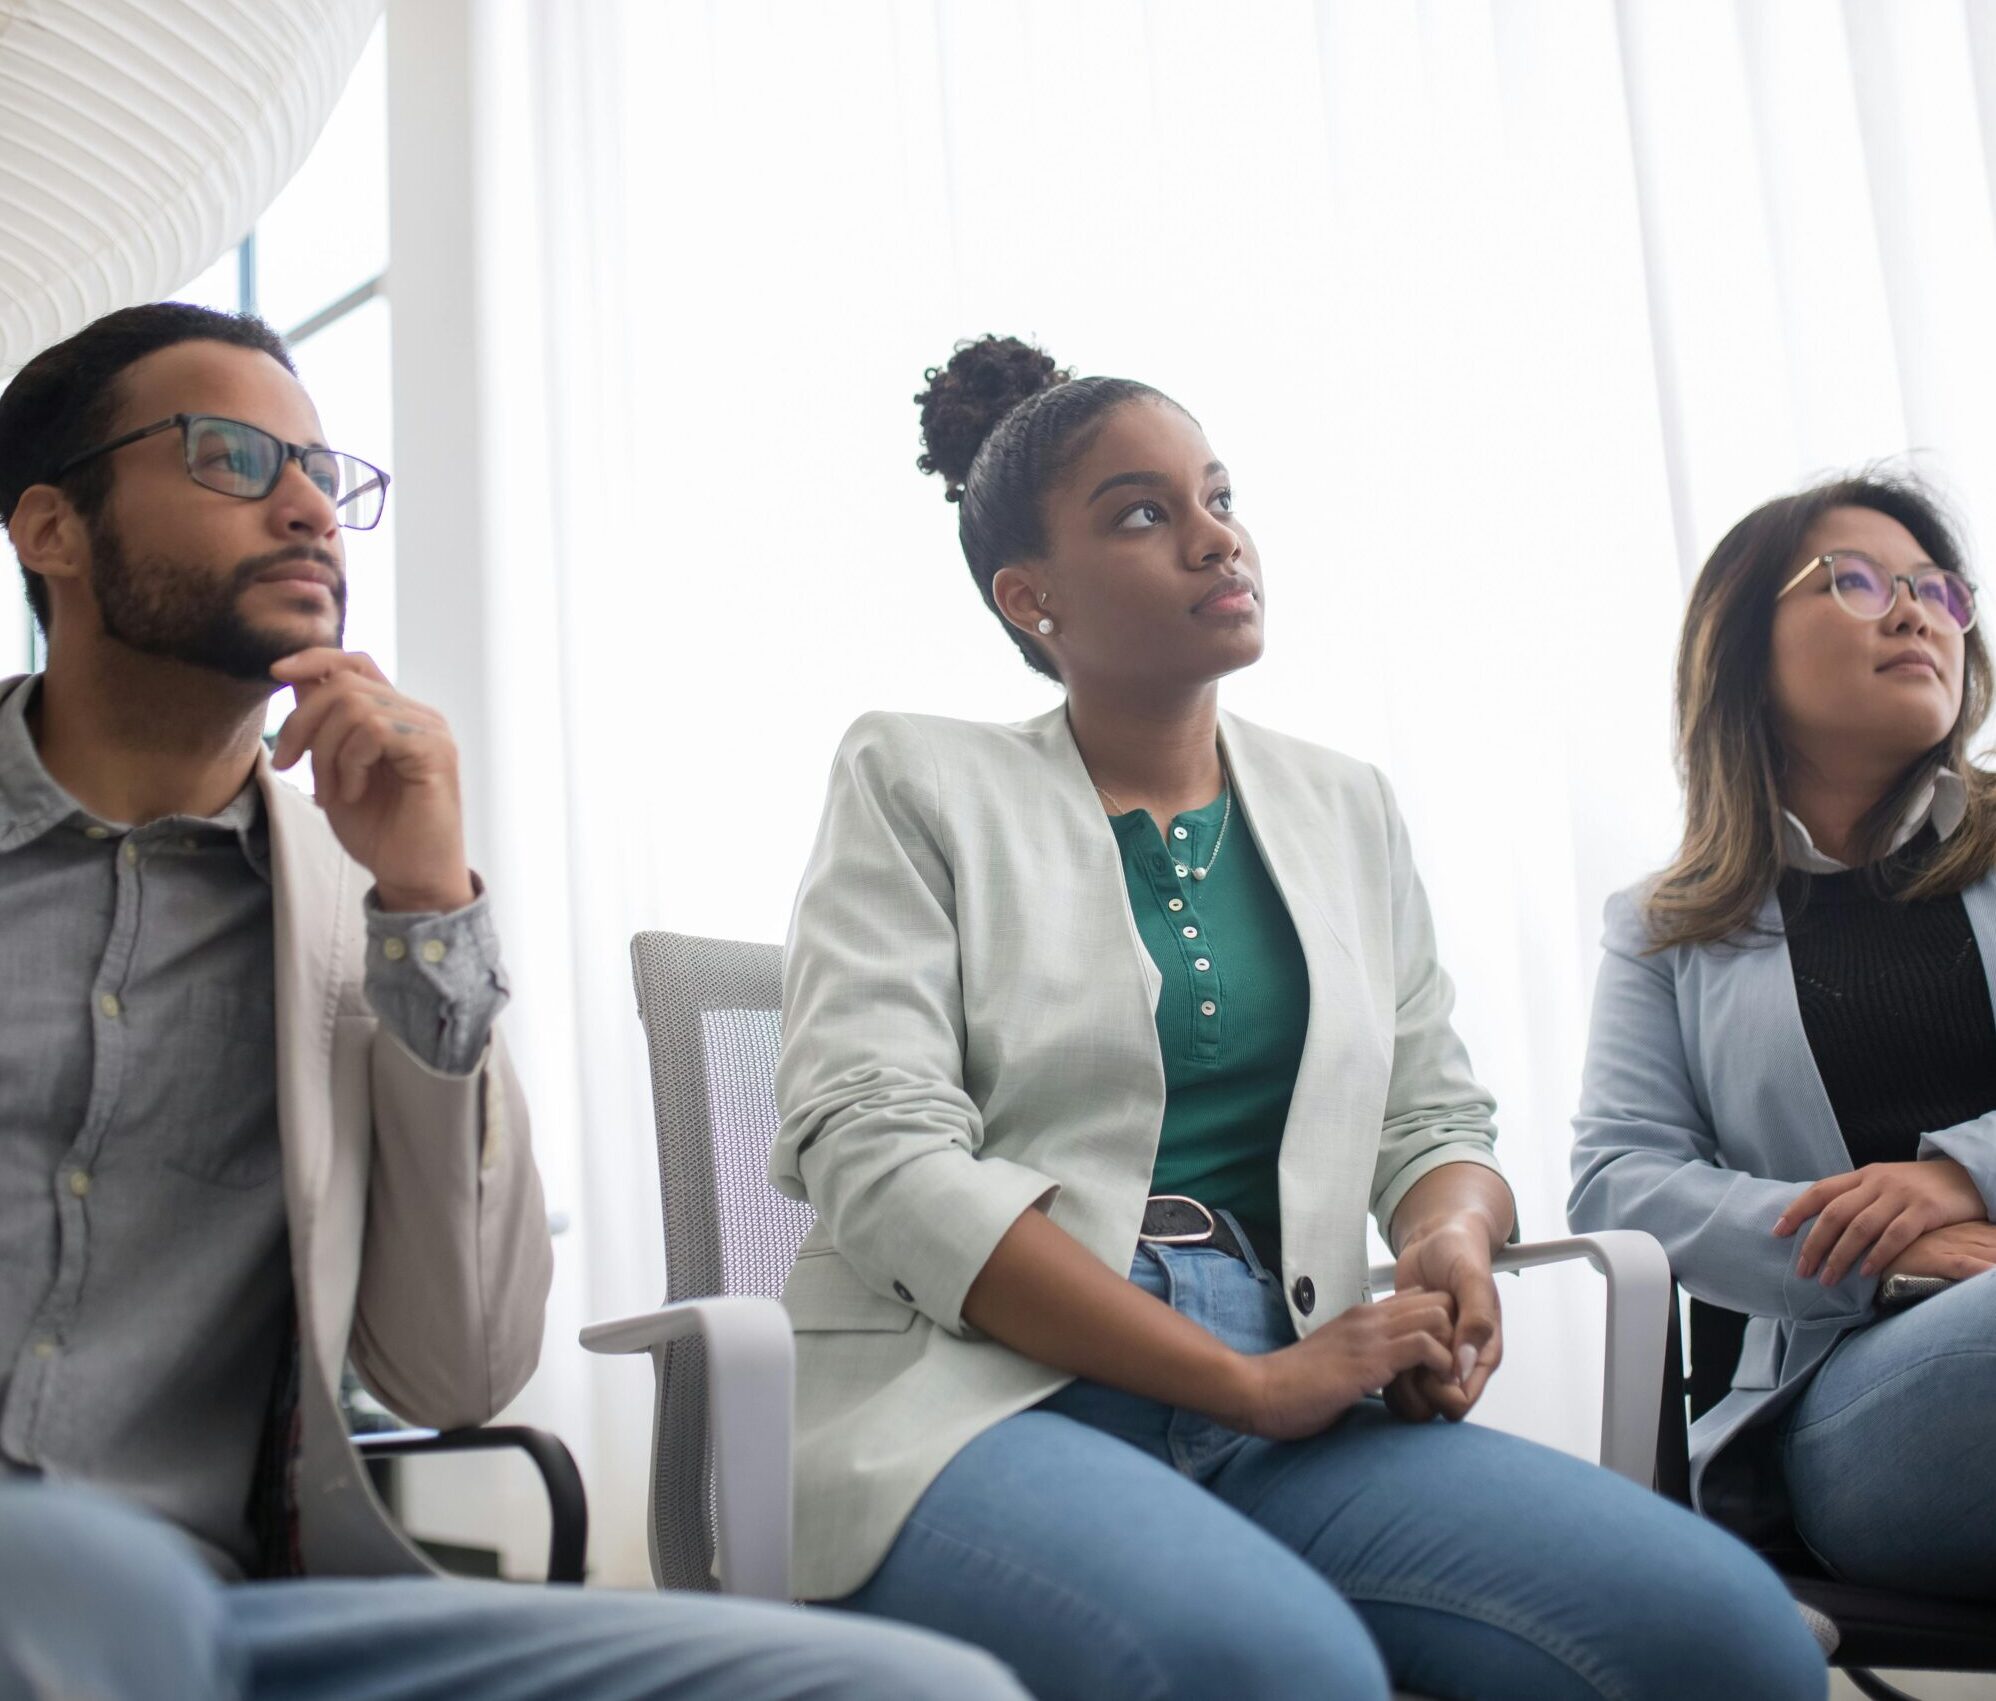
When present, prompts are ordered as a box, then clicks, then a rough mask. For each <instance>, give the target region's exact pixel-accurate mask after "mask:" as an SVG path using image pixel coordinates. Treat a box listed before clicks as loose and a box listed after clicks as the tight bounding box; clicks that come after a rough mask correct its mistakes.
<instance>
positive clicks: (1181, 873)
mask: <svg viewBox="0 0 1996 1701" xmlns="http://www.w3.org/2000/svg"><path fill="white" fill-rule="evenodd" d="M1171 872H1172V873H1174V874H1176V875H1177V876H1178V878H1179V879H1181V880H1183V879H1184V878H1185V877H1186V875H1188V874H1190V873H1191V872H1192V870H1191V869H1189V868H1187V867H1186V866H1185V864H1184V863H1182V862H1178V863H1173V864H1172V867H1171Z"/></svg>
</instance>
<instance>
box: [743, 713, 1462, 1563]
mask: <svg viewBox="0 0 1996 1701" xmlns="http://www.w3.org/2000/svg"><path fill="white" fill-rule="evenodd" d="M1221 742H1222V746H1223V748H1224V750H1225V753H1226V758H1227V762H1228V765H1229V767H1230V769H1231V771H1232V774H1233V779H1234V786H1235V797H1236V800H1237V804H1238V806H1239V808H1240V810H1241V813H1242V816H1243V819H1244V823H1245V825H1246V826H1247V828H1248V830H1249V831H1251V832H1252V833H1253V834H1254V839H1255V843H1256V844H1257V846H1258V847H1259V848H1260V850H1261V854H1262V856H1263V858H1264V860H1265V861H1266V862H1267V865H1268V869H1269V873H1270V875H1271V876H1272V877H1273V879H1274V881H1275V883H1276V886H1277V887H1278V889H1279V890H1280V891H1281V893H1282V895H1283V898H1284V900H1285V901H1286V903H1287V905H1288V908H1289V913H1290V917H1291V919H1292V920H1293V921H1294V923H1295V926H1296V931H1297V935H1298V937H1299V938H1300V940H1301V942H1302V947H1303V956H1304V960H1305V963H1306V965H1307V967H1308V970H1309V976H1310V1021H1309V1029H1308V1033H1307V1036H1306V1039H1305V1044H1304V1051H1303V1061H1302V1064H1301V1067H1300V1069H1299V1071H1298V1074H1297V1080H1296V1091H1295V1096H1294V1098H1293V1100H1292V1103H1291V1108H1290V1114H1289V1123H1288V1128H1287V1131H1286V1133H1285V1135H1284V1138H1283V1143H1282V1153H1281V1158H1280V1160H1279V1180H1280V1193H1281V1212H1282V1282H1283V1287H1284V1290H1285V1291H1286V1292H1287V1293H1288V1295H1289V1299H1290V1314H1291V1317H1292V1318H1293V1320H1294V1322H1295V1325H1296V1327H1297V1329H1298V1330H1299V1331H1300V1332H1308V1331H1309V1330H1311V1329H1313V1328H1315V1327H1317V1326H1318V1325H1320V1324H1322V1323H1323V1322H1325V1321H1326V1320H1327V1319H1329V1318H1332V1317H1335V1316H1336V1315H1337V1314H1338V1313H1339V1312H1340V1311H1342V1310H1344V1309H1345V1308H1346V1307H1348V1306H1350V1305H1353V1304H1356V1303H1357V1302H1359V1301H1360V1300H1362V1299H1364V1298H1366V1297H1367V1294H1368V1289H1367V1285H1366V1266H1367V1255H1366V1239H1365V1214H1366V1211H1367V1210H1368V1208H1369V1209H1370V1210H1371V1211H1372V1212H1373V1214H1374V1215H1375V1216H1376V1218H1377V1219H1378V1221H1379V1223H1380V1224H1381V1225H1382V1227H1383V1226H1384V1225H1386V1224H1387V1223H1389V1222H1390V1221H1391V1218H1392V1215H1393V1212H1394V1211H1395V1209H1397V1207H1398V1206H1399V1203H1400V1201H1401V1200H1402V1199H1403V1198H1404V1197H1405V1196H1406V1194H1407V1191H1408V1189H1409V1188H1411V1187H1412V1186H1413V1185H1414V1183H1415V1182H1416V1181H1418V1180H1419V1179H1420V1178H1421V1177H1422V1176H1423V1175H1426V1174H1427V1173H1428V1172H1429V1171H1430V1170H1432V1169H1435V1168H1438V1167H1439V1166H1441V1165H1443V1164H1448V1163H1457V1162H1470V1163H1478V1164H1485V1165H1488V1166H1490V1167H1491V1168H1495V1167H1496V1161H1495V1159H1494V1157H1493V1156H1492V1142H1493V1140H1494V1137H1495V1136H1494V1131H1493V1129H1492V1126H1491V1114H1492V1108H1493V1107H1492V1104H1491V1101H1490V1098H1489V1097H1488V1095H1487V1094H1486V1093H1485V1092H1484V1091H1483V1090H1482V1089H1481V1088H1480V1087H1479V1086H1478V1085H1477V1083H1476V1081H1475V1079H1474V1078H1473V1077H1472V1075H1471V1074H1470V1069H1469V1059H1468V1057H1467V1055H1466V1054H1465V1052H1464V1050H1463V1047H1462V1045H1461V1042H1460V1041H1459V1040H1458V1039H1457V1038H1456V1036H1455V1033H1454V1032H1453V1030H1452V1029H1451V1028H1450V1026H1449V1011H1450V1008H1451V1006H1452V1004H1453V997H1454V995H1453V992H1452V989H1451V987H1450V985H1449V981H1448V977H1447V976H1446V975H1445V974H1444V973H1443V972H1442V969H1441V965H1440V964H1439V963H1438V962H1437V960H1436V957H1435V944H1434V935H1433V929H1432V926H1431V924H1430V921H1429V916H1428V906H1427V900H1426V898H1425V896H1424V895H1423V893H1422V890H1421V884H1420V880H1419V878H1418V876H1417V875H1416V874H1415V872H1414V865H1413V859H1412V856H1411V854H1410V853H1409V850H1408V845H1407V835H1406V831H1405V829H1404V827H1403V826H1402V824H1401V821H1400V817H1399V814H1398V812H1397V811H1396V810H1395V808H1394V806H1393V800H1392V795H1391V793H1390V792H1389V791H1388V790H1387V787H1386V784H1385V782H1384V780H1383V779H1382V778H1381V777H1380V775H1379V774H1378V772H1377V771H1376V770H1374V769H1373V768H1371V767H1369V766H1367V765H1366V764H1364V763H1362V762H1357V761H1353V760H1352V759H1350V758H1349V757H1345V756H1340V755H1337V754H1336V753H1334V752H1332V751H1328V750H1323V749H1320V748H1317V747H1315V746H1313V745H1309V744H1305V743H1303V742H1301V741H1300V740H1297V739H1293V738H1287V737H1283V736H1282V735H1280V734H1277V733H1272V732H1268V731H1265V730H1263V729H1261V728H1259V727H1255V726H1252V725H1250V724H1249V723H1247V722H1245V721H1242V720H1239V719H1237V718H1235V717H1233V716H1231V715H1223V716H1222V717H1221ZM1160 984H1161V982H1160V977H1159V975H1158V973H1157V969H1156V967H1155V966H1154V965H1153V963H1152V962H1151V960H1150V956H1149V954H1148V952H1146V950H1145V949H1144V945H1143V941H1142V939H1141V937H1140V936H1139V934H1138V932H1137V926H1136V920H1135V918H1134V916H1133V915H1132V914H1131V911H1130V905H1129V899H1128V895H1127V891H1126V888H1125V885H1124V877H1123V866H1122V860H1121V855H1120V852H1119V850H1118V847H1117V843H1116V839H1115V836H1114V833H1113V831H1112V830H1111V829H1110V827H1109V825H1108V823H1107V821H1106V820H1105V818H1104V816H1103V811H1102V806H1101V803H1100V801H1099V800H1098V799H1097V797H1096V795H1095V792H1094V790H1093V788H1092V786H1091V785H1090V782H1089V778H1088V774H1087V770H1086V769H1085V768H1084V767H1083V765H1082V762H1081V758H1080V755H1079V753H1078V751H1077V750H1076V749H1075V745H1074V740H1073V737H1072V735H1071V734H1070V732H1069V730H1068V726H1067V717H1066V712H1065V709H1064V708H1062V709H1055V710H1053V711H1051V712H1049V713H1048V714H1045V715H1042V716H1040V717H1039V718H1037V719H1035V720H1032V721H1028V722H1025V723H1024V724H1022V725H1019V726H994V725H985V724H977V723H971V722H961V721H949V720H942V719H937V718H933V717H924V716H911V715H886V714H871V715H867V716H864V717H862V718H861V720H860V721H858V722H857V723H856V724H855V725H854V727H853V728H852V730H851V731H850V732H849V733H848V734H847V735H846V738H845V742H844V743H843V745H842V746H841V747H840V750H839V754H838V758H837V760H836V762H835V763H834V765H833V769H832V778H831V787H830V793H829V796H828V798H827V800H826V804H825V813H824V820H823V823H822V826H821V827H820V830H819V835H818V842H817V845H816V848H815V849H814V851H813V853H812V856H811V860H810V864H809V866H808V868H807V869H806V872H805V875H804V882H803V887H802V890H801V892H800V893H799V896H798V900H797V909H796V914H795V917H794V919H793V923H792V927H791V934H790V941H789V949H788V953H787V957H786V963H785V971H784V994H783V1004H784V1043H783V1054H782V1061H781V1063H780V1065H779V1067H778V1070H777V1098H778V1103H779V1107H780V1109H781V1112H782V1127H781V1130H780V1132H779V1135H778V1138H777V1143H776V1149H775V1152H774V1155H773V1157H772V1160H771V1166H770V1174H771V1179H772V1180H773V1181H774V1183H775V1185H776V1186H777V1187H778V1188H780V1189H781V1190H782V1191H783V1192H785V1193H787V1194H789V1195H790V1196H791V1197H793V1198H803V1199H808V1200H809V1201H810V1203H811V1204H812V1206H813V1207H814V1208H815V1209H816V1210H817V1212H818V1214H819V1220H818V1222H817V1224H816V1226H815V1227H814V1228H813V1229H812V1231H811V1234H810V1236H809V1237H808V1238H807V1239H806V1241H805V1243H804V1246H803V1248H802V1250H801V1251H800V1253H799V1255H798V1258H797V1263H796V1266H795V1268H794V1269H793V1270H792V1272H791V1275H790V1279H789V1282H788V1284H787V1285H786V1287H785V1290H784V1296H783V1299H784V1305H785V1306H786V1308H787V1309H788V1311H789V1313H790V1318H791V1322H792V1324H793V1325H794V1327H795V1329H796V1331H797V1373H798V1390H797V1405H798V1410H797V1496H798V1500H797V1526H796V1527H797V1550H796V1556H795V1566H794V1570H793V1583H794V1586H795V1587H796V1588H797V1590H798V1592H799V1593H800V1594H801V1595H802V1596H804V1597H805V1598H807V1599H822V1598H832V1597H837V1596H840V1595H844V1594H847V1593H849V1592H850V1591H852V1590H853V1589H855V1588H857V1587H858V1586H859V1585H860V1584H861V1583H863V1582H864V1581H865V1580H866V1579H867V1577H868V1576H870V1575H871V1574H872V1572H873V1570H874V1568H875V1567H876V1566H877V1565H878V1564H879V1562H880V1560H881V1559H882V1558H883V1557H884V1556H885V1554H886V1552H887V1549H888V1547H889V1546H890V1545H891V1544H892V1542H893V1540H894V1537H895V1535H896V1533H897V1532H898V1531H899V1529H900V1527H901V1524H902V1521H903V1520H904V1519H905V1518H906V1517H907V1515H908V1513H909V1511H910V1510H911V1509H912V1508H913V1506H914V1504H915V1502H916V1500H917V1499H918V1498H919V1497H920V1495H921V1493H922V1491H923V1490H924V1489H925V1488H926V1487H927V1486H928V1485H929V1483H930V1482H931V1481H933V1480H934V1478H935V1477H936V1475H937V1474H938V1473H939V1472H940V1471H941V1470H942V1468H943V1467H944V1466H945V1465H946V1464H948V1463H949V1461H950V1459H951V1458H953V1457H954V1456H955V1454H956V1452H957V1450H958V1449H959V1448H961V1447H963V1446H964V1445H965V1444H966V1443H967V1442H969V1441H970V1440H972V1439H973V1438H974V1437H975V1436H977V1435H978V1434H979V1433H980V1432H982V1431H983V1430H985V1429H987V1428H989V1427H990V1426H991V1425H992V1424H995V1423H997V1422H999V1421H1000V1420H1001V1419H1003V1418H1005V1417H1008V1416H1010V1415H1011V1414H1012V1413H1014V1412H1018V1411H1021V1410H1023V1409H1025V1408H1026V1407H1028V1406H1031V1405H1033V1404H1034V1403H1035V1402H1037V1401H1039V1400H1041V1399H1044V1398H1045V1397H1046V1396H1047V1395H1048V1394H1050V1393H1052V1392H1053V1391H1054V1390H1055V1389H1057V1388H1058V1387H1059V1386H1060V1385H1061V1384H1062V1383H1063V1382H1064V1381H1065V1380H1066V1378H1065V1377H1063V1376H1062V1375H1060V1374H1059V1373H1058V1372H1055V1371H1052V1370H1048V1369H1047V1368H1045V1367H1044V1366H1042V1365H1039V1364H1036V1363H1034V1362H1033V1361H1031V1360H1029V1359H1026V1358H1024V1357H1022V1356H1020V1355H1019V1354H1017V1353H1015V1352H1012V1351H1011V1350H1010V1349H1009V1348H1006V1347H1003V1346H1000V1345H999V1344H998V1343H996V1342H995V1341H992V1340H990V1339H988V1338H985V1337H982V1336H980V1335H979V1334H978V1333H977V1332H976V1331H975V1330H973V1329H971V1328H969V1326H968V1325H966V1324H965V1323H964V1321H963V1318H962V1315H961V1308H962V1305H963V1298H964V1295H965V1293H966V1292H967V1291H968V1289H969V1287H970V1285H971V1282H972V1281H973V1280H974V1279H975V1277H976V1276H977V1273H978V1272H979V1270H981V1269H982V1268H983V1266H984V1262H985V1260H986V1259H987V1258H988V1257H989V1256H990V1253H991V1250H992V1248H993V1247H994V1246H995V1245H996V1244H997V1242H998V1240H999V1239H1000V1237H1001V1236H1003V1234H1004V1233H1005V1231H1006V1230H1007V1229H1008V1228H1009V1227H1010V1226H1011V1224H1012V1223H1013V1221H1014V1220H1015V1219H1016V1218H1017V1217H1018V1215H1019V1214H1020V1213H1021V1212H1022V1211H1026V1210H1029V1209H1039V1210H1044V1211H1048V1212H1050V1213H1051V1215H1052V1217H1053V1219H1054V1220H1055V1221H1056V1222H1058V1223H1059V1224H1060V1225H1061V1226H1062V1227H1063V1228H1065V1229H1066V1230H1067V1231H1068V1232H1069V1233H1070V1234H1072V1235H1074V1236H1075V1237H1076V1238H1077V1239H1079V1240H1080V1241H1081V1242H1082V1243H1083V1244H1084V1245H1086V1246H1087V1247H1089V1248H1090V1249H1091V1250H1092V1251H1093V1252H1094V1253H1095V1254H1096V1255H1097V1256H1098V1257H1100V1258H1101V1259H1102V1261H1103V1262H1104V1263H1106V1264H1107V1265H1109V1266H1110V1267H1111V1268H1112V1269H1114V1270H1116V1271H1118V1272H1122V1271H1126V1270H1127V1269H1128V1268H1129V1265H1130V1260H1131V1257H1132V1256H1133V1254H1134V1252H1135V1248H1136V1237H1137V1229H1138V1225H1139V1223H1140V1221H1141V1218H1142V1214H1143V1205H1144V1199H1145V1197H1146V1196H1147V1194H1148V1192H1149V1184H1150V1176H1151V1172H1152V1168H1153V1163H1154V1158H1155V1155H1156V1149H1157V1140H1158V1133H1159V1129H1160V1126H1161V1124H1162V1121H1163V1116H1164V1096H1165V1095H1164V1069H1163V1064H1162V1061H1161V1058H1160V1055H1159V1051H1158V1040H1157V1028H1156V1024H1155V1010H1156V1002H1157V996H1158V990H1159V987H1160ZM1306 1283H1307V1286H1306V1285H1305V1284H1306ZM1304 1293H1307V1294H1308V1295H1309V1296H1310V1299H1311V1303H1310V1304H1309V1305H1308V1307H1307V1309H1306V1307H1305V1306H1304V1305H1303V1304H1302V1303H1300V1302H1299V1295H1300V1294H1304Z"/></svg>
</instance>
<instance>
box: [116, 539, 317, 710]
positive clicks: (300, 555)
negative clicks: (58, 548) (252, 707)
mask: <svg viewBox="0 0 1996 1701" xmlns="http://www.w3.org/2000/svg"><path fill="white" fill-rule="evenodd" d="M286 561H311V562H315V563H317V564H318V565H320V566H324V567H328V568H331V569H333V570H334V571H335V572H337V571H338V564H337V563H336V562H335V561H334V559H333V557H332V556H331V555H329V554H328V553H327V552H326V551H325V550H323V549H313V548H310V547H307V546H304V545H298V544H294V545H292V546H290V547H289V548H286V549H278V550H272V551H271V552H270V553H269V554H268V555H252V556H250V557H249V558H248V559H246V560H243V561H239V562H237V563H236V566H235V570H234V571H233V572H231V573H230V574H228V575H227V576H226V577H225V578H220V579H217V578H213V577H211V576H210V575H209V574H207V573H205V572H203V571H202V570H201V569H199V568H198V567H194V566H191V565H189V564H187V563H186V562H177V561H173V560H170V559H169V558H167V557H166V556H163V555H151V556H147V557H145V558H144V559H143V560H140V561H136V562H135V561H134V560H133V559H132V558H131V556H130V555H128V554H127V553H126V550H125V544H124V539H123V538H122V537H120V536H119V535H118V534H117V533H116V532H115V531H113V530H112V529H111V527H110V525H109V524H107V523H105V522H103V521H100V522H99V523H98V525H97V526H96V527H95V528H94V530H93V535H92V537H91V540H90V588H91V589H92V590H93V591H95V592H96V594H97V608H98V613H99V616H100V618H101V619H102V621H103V623H104V631H105V634H106V635H107V636H109V637H112V638H115V639H117V640H118V642H119V643H121V644H125V645H128V646H129V647H130V648H132V649H134V650H140V651H143V652H144V653H145V654H146V655H150V656H164V657H166V658H167V659H169V660H171V661H178V662H185V663H187V664H188V665H189V666H190V667H204V668H208V669H210V670H212V671H213V672H216V673H224V674H227V675H228V676H229V677H230V678H231V679H260V680H265V681H268V680H269V678H270V668H271V664H272V663H273V662H277V661H281V660H283V658H284V657H286V656H288V655H294V654H296V653H297V651H298V650H299V649H301V648H302V647H303V646H302V645H300V643H299V642H298V640H297V639H296V638H294V637H291V636H289V635H288V634H286V633H282V632H272V631H267V630H265V629H263V628H261V627H257V626H252V625H251V624H250V623H249V622H248V621H247V620H245V619H244V618H243V616H242V613H241V611H240V608H239V606H238V605H239V604H240V602H241V600H242V595H243V592H244V591H245V590H246V589H248V587H249V586H250V584H251V583H252V581H254V580H255V578H256V576H257V575H258V574H259V573H264V572H268V571H269V570H270V569H271V568H272V567H275V566H278V565H279V564H280V563H282V562H286ZM332 594H333V605H334V608H335V610H336V612H337V615H338V624H337V626H336V627H335V629H334V634H333V637H332V640H331V641H332V643H333V644H334V645H338V644H339V643H340V641H341V639H342V638H343V637H344V636H345V634H346V613H347V592H346V581H345V580H344V579H342V580H341V581H340V583H339V585H338V587H337V588H336V589H334V591H333V593H332Z"/></svg>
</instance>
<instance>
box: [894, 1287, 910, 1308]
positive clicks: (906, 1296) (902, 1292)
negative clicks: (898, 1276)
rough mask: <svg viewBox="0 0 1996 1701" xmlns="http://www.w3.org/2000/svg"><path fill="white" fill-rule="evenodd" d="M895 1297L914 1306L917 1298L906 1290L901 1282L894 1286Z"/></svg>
mask: <svg viewBox="0 0 1996 1701" xmlns="http://www.w3.org/2000/svg"><path fill="white" fill-rule="evenodd" d="M894 1297H895V1298H896V1299H898V1300H900V1301H902V1302H903V1303H904V1304H907V1305H913V1304H914V1303H915V1296H914V1295H913V1294H911V1293H910V1292H909V1291H908V1290H907V1289H906V1288H904V1287H903V1286H902V1285H901V1284H900V1283H899V1282H896V1283H895V1284H894Z"/></svg>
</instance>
